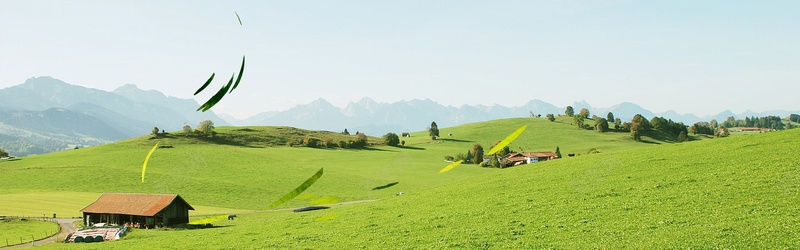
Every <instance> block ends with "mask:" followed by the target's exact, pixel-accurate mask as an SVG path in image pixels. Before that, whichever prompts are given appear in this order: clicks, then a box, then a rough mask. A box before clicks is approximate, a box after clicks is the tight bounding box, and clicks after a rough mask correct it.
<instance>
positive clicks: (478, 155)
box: [472, 143, 483, 164]
mask: <svg viewBox="0 0 800 250" xmlns="http://www.w3.org/2000/svg"><path fill="white" fill-rule="evenodd" d="M472 152H475V153H474V154H473V158H474V159H473V160H472V162H473V163H476V164H480V163H481V162H483V146H481V144H480V143H475V145H472Z"/></svg>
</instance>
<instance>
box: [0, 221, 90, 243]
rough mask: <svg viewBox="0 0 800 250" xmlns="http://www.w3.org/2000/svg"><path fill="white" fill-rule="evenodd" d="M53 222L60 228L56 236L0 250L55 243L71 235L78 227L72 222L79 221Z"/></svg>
mask: <svg viewBox="0 0 800 250" xmlns="http://www.w3.org/2000/svg"><path fill="white" fill-rule="evenodd" d="M31 219H34V220H44V219H39V218H31ZM55 220H56V222H58V225H59V226H61V232H59V233H57V234H56V235H53V236H50V237H48V238H44V239H41V240H37V241H34V242H28V243H25V244H19V245H13V246H7V247H0V250H2V249H12V248H21V247H29V246H33V245H41V244H47V243H51V242H55V241H56V240H58V239H64V238H66V237H67V235H68V234H71V233H73V232H75V231H77V230H78V227H77V226H75V224H74V223H73V222H75V221H79V220H81V219H55Z"/></svg>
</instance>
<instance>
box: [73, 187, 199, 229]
mask: <svg viewBox="0 0 800 250" xmlns="http://www.w3.org/2000/svg"><path fill="white" fill-rule="evenodd" d="M189 210H194V208H193V207H192V206H191V205H189V203H188V202H186V200H184V199H183V198H181V196H180V195H177V194H119V193H104V194H103V195H101V196H100V198H97V200H96V201H95V202H94V203H92V204H90V205H89V206H87V207H85V208H84V209H81V212H83V220H84V221H83V222H84V224H85V225H92V224H94V223H107V224H116V225H123V224H130V225H141V226H142V227H148V228H149V227H154V226H156V225H158V226H172V225H177V224H182V223H188V222H189Z"/></svg>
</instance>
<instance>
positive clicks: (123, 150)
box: [0, 118, 651, 215]
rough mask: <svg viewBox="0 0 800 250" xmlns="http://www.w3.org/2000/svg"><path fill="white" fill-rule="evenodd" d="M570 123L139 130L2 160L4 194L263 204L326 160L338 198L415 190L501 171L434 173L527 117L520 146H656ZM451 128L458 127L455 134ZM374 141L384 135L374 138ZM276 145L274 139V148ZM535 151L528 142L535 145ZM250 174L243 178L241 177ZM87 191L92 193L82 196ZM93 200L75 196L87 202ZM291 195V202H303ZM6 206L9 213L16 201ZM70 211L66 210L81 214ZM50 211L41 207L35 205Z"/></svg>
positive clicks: (322, 190) (323, 189)
mask: <svg viewBox="0 0 800 250" xmlns="http://www.w3.org/2000/svg"><path fill="white" fill-rule="evenodd" d="M559 119H563V120H564V121H561V120H559V121H556V122H549V121H547V120H546V119H543V118H542V119H540V118H516V119H505V120H495V121H489V122H483V123H473V124H465V125H462V126H458V127H453V128H442V129H440V131H441V134H442V135H443V138H441V139H440V140H437V141H435V142H432V141H431V140H430V137H429V136H427V132H416V133H412V136H411V137H409V138H402V139H403V140H405V141H406V146H405V147H386V146H378V147H371V148H368V149H360V150H358V149H347V150H345V149H338V148H337V149H322V148H305V147H286V146H283V145H285V144H286V141H287V138H293V139H292V140H299V139H300V138H303V137H305V135H307V134H308V135H313V136H315V137H318V138H321V139H325V138H332V139H334V140H335V141H339V140H347V139H348V138H350V139H352V138H354V136H353V135H351V136H345V135H342V134H340V133H334V132H319V131H308V130H301V129H294V128H288V127H244V128H243V127H220V128H218V129H217V131H218V134H217V136H216V138H215V139H213V140H208V139H198V138H186V137H184V136H182V135H181V132H173V133H171V134H170V135H168V136H161V137H159V138H152V137H150V136H144V137H137V138H132V139H128V140H124V141H120V142H116V143H111V144H106V145H101V146H96V147H89V148H82V149H79V150H70V151H65V152H59V153H54V154H47V155H40V156H34V157H22V158H18V159H16V160H14V161H4V162H0V171H2V173H3V175H2V177H0V178H2V179H3V180H4V181H3V183H4V184H0V185H2V186H1V187H2V189H3V190H4V194H17V195H19V194H25V193H31V192H34V193H36V192H45V191H47V192H50V191H56V190H58V191H70V192H84V193H93V194H99V193H102V192H141V193H178V194H181V196H184V197H185V198H186V199H187V200H189V201H190V202H192V204H198V205H205V206H216V207H227V208H235V209H250V210H258V209H263V208H265V207H266V204H265V203H267V201H269V200H272V199H275V198H277V197H279V196H281V195H283V194H284V193H285V192H288V190H289V189H291V188H294V187H292V186H296V185H297V184H298V183H301V182H302V181H303V180H305V179H306V178H308V177H309V176H311V175H312V174H313V173H314V172H316V171H317V170H318V169H319V168H323V167H324V168H325V170H326V171H325V178H322V179H321V180H320V181H319V183H317V184H316V185H314V186H312V187H311V189H310V190H309V192H311V193H312V194H315V195H319V196H337V197H339V199H340V200H342V201H353V200H363V199H370V198H381V197H388V196H390V195H391V194H392V193H393V192H396V191H393V190H388V191H387V190H377V191H371V189H372V188H374V187H377V186H381V185H385V184H388V183H392V182H399V184H398V185H397V186H395V187H396V188H398V189H402V190H404V191H416V190H422V189H426V188H431V187H434V186H438V185H442V184H444V183H450V182H452V181H454V180H458V179H463V178H467V177H469V176H474V175H478V174H482V173H488V172H493V171H495V169H486V168H479V167H477V165H474V164H464V165H462V166H460V167H459V168H460V169H461V170H460V171H458V172H454V173H452V174H448V175H434V176H430V175H429V174H428V173H429V172H430V171H433V170H437V171H438V169H441V168H443V167H444V166H446V164H447V163H446V162H444V161H443V157H444V155H447V154H452V155H455V154H457V153H460V152H464V153H465V152H466V151H467V150H468V149H471V148H472V145H473V144H475V143H481V144H483V145H484V147H485V148H486V150H488V149H489V147H490V146H491V144H492V143H493V142H494V141H496V140H500V139H503V138H505V137H506V136H507V135H508V134H509V133H511V132H513V131H514V130H516V129H518V128H519V127H521V126H523V125H528V129H527V130H526V131H525V132H524V133H523V134H522V135H521V136H520V137H519V138H518V139H517V140H516V141H515V142H514V143H512V144H511V147H512V148H517V147H524V148H528V147H530V148H531V150H538V151H553V150H555V146H556V145H558V146H560V147H561V150H562V152H563V153H564V154H565V155H566V154H567V153H568V152H576V153H585V152H586V150H587V149H589V148H592V147H595V148H598V149H601V150H604V152H613V151H615V150H621V149H625V148H634V147H649V146H651V144H650V143H639V142H633V141H632V140H630V139H628V135H627V133H604V134H600V133H596V132H594V131H588V130H581V129H577V128H575V127H573V126H570V125H569V124H568V123H566V120H567V119H566V118H559ZM447 134H453V136H452V137H451V136H448V135H447ZM369 141H370V142H371V143H375V142H379V141H380V139H379V138H375V137H371V138H370V139H369ZM157 142H158V143H160V144H159V145H161V146H172V148H159V149H157V150H155V151H154V153H153V155H152V157H151V158H150V161H149V163H148V168H147V172H146V178H145V183H142V182H141V171H142V163H143V161H144V158H145V157H146V156H147V153H148V151H149V150H150V149H151V148H152V147H153V145H155V144H156V143H157ZM270 145H272V146H270ZM526 150H527V149H526ZM243 178H244V179H246V181H242V179H243ZM78 196H79V197H84V196H80V195H78ZM85 202H86V201H84V200H80V201H77V200H76V201H75V203H77V204H83V203H85ZM302 204H303V202H302V201H292V202H290V203H288V204H287V205H286V206H285V207H291V206H297V205H302ZM8 208H9V207H8V204H3V205H2V206H0V214H3V210H4V209H8ZM76 213H77V211H70V210H67V211H61V212H60V213H59V214H64V215H67V214H76ZM31 214H33V215H37V214H41V213H40V212H39V211H35V212H31Z"/></svg>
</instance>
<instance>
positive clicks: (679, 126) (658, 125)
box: [650, 117, 689, 135]
mask: <svg viewBox="0 0 800 250" xmlns="http://www.w3.org/2000/svg"><path fill="white" fill-rule="evenodd" d="M650 126H651V127H652V128H653V129H655V130H658V131H662V132H665V133H670V134H674V135H680V134H681V133H688V132H689V131H688V130H687V129H686V125H684V124H683V122H674V121H672V119H666V118H664V117H653V120H650Z"/></svg>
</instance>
